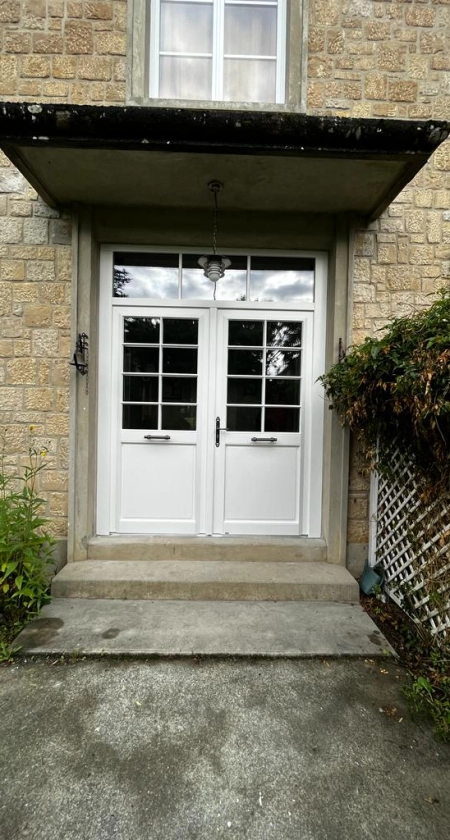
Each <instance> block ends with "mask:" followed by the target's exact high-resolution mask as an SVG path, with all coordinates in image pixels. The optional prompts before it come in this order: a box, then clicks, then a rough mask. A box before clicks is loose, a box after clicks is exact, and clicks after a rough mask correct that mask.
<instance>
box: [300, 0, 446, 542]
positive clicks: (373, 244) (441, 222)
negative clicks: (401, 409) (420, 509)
mask: <svg viewBox="0 0 450 840" xmlns="http://www.w3.org/2000/svg"><path fill="white" fill-rule="evenodd" d="M308 49H309V55H308V110H309V112H311V113H318V114H335V115H341V116H352V117H358V116H359V117H393V118H400V119H449V117H450V73H449V71H450V4H449V0H423V2H421V0H419V2H411V0H409V2H408V0H395V2H382V0H381V1H380V0H312V2H311V4H310V15H309V48H308ZM449 278H450V143H449V142H447V143H446V144H444V145H443V146H441V147H440V149H438V151H437V152H436V153H435V155H434V158H433V159H432V161H431V162H430V163H429V164H428V165H427V166H426V167H425V169H424V170H422V172H421V173H419V175H418V176H417V177H416V178H415V179H414V181H412V182H411V184H409V185H408V187H407V188H406V189H405V190H403V192H402V193H401V194H400V195H399V197H398V198H397V199H396V201H394V202H393V203H392V204H391V206H390V207H389V209H388V210H387V211H386V212H385V213H384V214H383V216H382V217H381V218H380V219H378V220H377V221H376V222H375V223H374V224H372V225H370V226H369V228H368V229H364V230H360V231H358V233H357V234H356V238H355V250H354V270H353V279H354V289H353V300H354V309H353V325H352V326H353V339H352V340H353V342H354V343H358V342H359V341H361V340H362V339H363V338H365V336H367V335H374V334H376V332H377V331H378V330H380V329H382V328H383V326H384V325H385V324H386V322H387V321H388V320H389V319H390V318H392V317H395V316H399V315H407V314H411V313H413V312H414V311H416V310H417V309H419V308H422V307H424V306H427V305H429V303H430V295H432V294H433V293H434V292H436V291H437V290H438V289H439V288H441V287H443V286H445V285H447V284H448V282H449ZM361 467H362V461H361V457H360V455H355V454H354V456H353V457H352V469H351V478H350V496H349V526H348V541H349V543H353V544H358V543H360V544H361V543H362V544H364V543H365V542H366V541H367V539H368V524H367V522H368V520H367V479H364V477H363V476H362V475H361V472H360V470H361Z"/></svg>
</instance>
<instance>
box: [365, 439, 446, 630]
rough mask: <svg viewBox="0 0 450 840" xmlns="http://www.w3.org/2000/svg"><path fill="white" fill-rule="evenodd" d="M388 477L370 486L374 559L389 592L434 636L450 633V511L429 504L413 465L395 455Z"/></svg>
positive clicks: (373, 482)
mask: <svg viewBox="0 0 450 840" xmlns="http://www.w3.org/2000/svg"><path fill="white" fill-rule="evenodd" d="M391 468H392V475H391V476H390V478H389V480H386V479H385V478H381V477H378V476H374V477H373V479H372V484H371V505H370V509H371V539H370V563H371V565H372V566H374V565H375V564H376V563H379V564H380V565H382V567H383V569H384V574H385V584H386V593H387V595H389V597H390V598H392V599H393V600H394V601H395V602H396V603H397V604H399V606H400V607H402V608H404V609H405V610H406V611H407V612H408V613H409V614H410V615H412V616H413V617H414V618H415V619H416V620H417V621H419V622H421V623H422V624H423V625H424V626H426V627H428V629H429V630H430V631H431V633H433V634H434V635H436V634H439V635H444V636H449V635H450V510H449V508H448V507H447V506H445V505H444V504H442V503H439V502H434V503H432V504H429V505H428V504H424V503H423V502H422V500H421V499H420V496H419V493H418V490H417V481H416V478H415V476H414V472H413V471H412V469H411V467H410V466H409V464H408V463H407V461H405V459H403V458H402V456H401V454H400V453H399V452H398V451H394V452H393V453H392V464H391Z"/></svg>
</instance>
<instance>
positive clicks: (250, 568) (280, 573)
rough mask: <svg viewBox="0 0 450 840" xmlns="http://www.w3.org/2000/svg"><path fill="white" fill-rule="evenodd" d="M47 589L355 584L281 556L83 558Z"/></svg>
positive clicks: (339, 572)
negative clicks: (239, 558)
mask: <svg viewBox="0 0 450 840" xmlns="http://www.w3.org/2000/svg"><path fill="white" fill-rule="evenodd" d="M52 594H53V595H54V597H57V598H116V599H122V600H130V599H131V600H133V599H135V600H152V599H158V600H161V599H164V600H166V599H168V600H191V601H197V600H205V601H216V600H217V601H338V602H345V603H353V602H356V601H358V600H359V589H358V584H357V583H356V581H355V579H354V578H353V577H352V576H351V574H350V573H349V572H348V571H347V570H346V569H344V568H343V567H342V566H336V565H333V564H331V563H301V562H283V561H280V560H279V561H276V562H269V561H267V562H260V561H252V562H248V563H246V562H242V561H240V562H237V561H235V560H228V561H227V562H223V561H220V560H219V561H214V560H162V561H157V560H155V561H150V562H145V561H129V560H128V561H127V560H125V561H123V560H122V561H121V560H86V561H83V562H80V563H69V564H68V565H67V566H65V567H64V569H62V571H61V572H59V574H58V575H56V577H55V578H54V579H53V582H52Z"/></svg>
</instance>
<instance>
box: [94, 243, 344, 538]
mask: <svg viewBox="0 0 450 840" xmlns="http://www.w3.org/2000/svg"><path fill="white" fill-rule="evenodd" d="M228 250H230V249H228ZM115 251H121V252H123V251H132V252H136V251H140V252H153V253H155V252H158V251H160V252H165V253H168V252H170V251H173V252H175V253H178V252H183V253H199V248H198V247H197V248H192V247H186V248H184V247H181V246H180V247H178V248H169V247H152V246H146V247H144V246H133V245H131V246H130V245H124V246H122V245H120V244H117V245H108V246H105V247H103V248H102V250H101V255H100V296H99V313H100V315H99V346H98V350H99V352H98V375H99V379H98V381H99V388H98V427H97V428H98V447H97V453H98V459H97V534H99V535H108V534H110V533H114V532H113V531H112V530H111V521H112V520H111V507H112V499H111V496H112V495H113V492H114V488H115V486H116V485H115V474H114V467H113V463H112V462H113V451H112V435H111V418H112V417H113V416H114V414H115V409H116V407H117V406H116V404H115V402H114V399H115V397H114V394H113V388H112V382H113V364H112V355H113V354H112V353H111V347H112V315H113V310H114V309H115V308H116V307H124V306H126V307H127V308H130V305H131V306H132V307H133V308H136V309H139V308H141V309H142V308H150V307H153V308H156V307H157V308H164V309H166V310H170V309H174V310H176V309H178V310H180V309H187V310H189V309H195V310H202V309H209V310H210V312H211V331H212V334H213V335H215V330H214V319H215V318H216V317H217V310H219V309H227V310H233V309H235V310H243V309H245V310H246V311H249V312H250V311H252V310H254V311H255V312H257V311H258V312H261V313H262V312H263V311H266V312H268V313H270V314H272V313H273V315H274V316H275V317H276V313H277V311H283V312H292V315H293V317H294V316H295V314H299V313H301V312H310V313H313V314H314V319H313V335H312V343H311V345H310V346H311V364H310V366H309V371H308V374H309V378H310V388H309V399H308V397H307V398H306V401H305V413H304V420H303V423H304V426H303V447H302V448H303V455H302V458H303V464H302V470H303V475H302V484H303V492H302V494H301V496H302V499H303V503H302V504H303V510H302V513H303V517H302V518H303V525H304V527H303V532H304V534H305V535H307V536H309V537H320V536H322V473H323V426H324V399H323V392H322V388H321V385H320V383H318V382H317V378H318V377H319V376H320V375H321V374H322V373H323V371H324V367H325V331H326V297H327V289H326V282H327V254H325V253H323V252H311V251H308V252H300V253H299V252H292V251H287V252H286V251H283V252H274V251H273V250H271V251H260V250H258V251H255V252H254V253H255V255H264V256H266V255H267V256H280V257H281V256H283V257H284V256H302V257H313V258H314V259H315V301H314V303H304V304H302V306H301V308H299V306H298V303H285V302H284V303H280V304H279V305H277V304H274V303H271V304H270V306H269V305H268V304H267V303H265V304H264V303H254V302H251V303H250V302H248V303H247V304H245V302H241V301H237V302H234V301H205V300H200V301H196V300H173V301H170V300H161V299H157V300H155V299H148V298H145V299H144V298H133V299H132V302H131V299H129V298H127V299H123V298H113V297H112V277H113V253H114V252H115ZM233 253H236V254H240V253H242V254H245V253H247V252H246V251H243V250H242V249H233ZM252 253H253V252H252ZM216 356H217V348H214V352H211V353H210V358H209V365H210V369H209V373H208V377H209V380H210V381H211V377H212V375H213V374H214V373H215V371H214V370H213V366H214V365H215V359H216ZM116 402H117V400H116ZM212 403H213V400H210V405H209V406H208V427H209V424H210V423H211V415H213V417H212V420H213V422H214V411H215V405H213V404H212ZM211 428H212V427H211ZM207 441H208V442H207V444H205V446H206V447H207V449H208V451H207V453H206V457H205V458H204V462H203V465H202V468H201V469H202V471H203V472H202V478H201V480H202V482H203V486H204V488H205V493H204V502H203V504H201V506H200V522H199V526H200V533H205V532H206V530H204V529H205V528H206V523H207V522H208V521H212V505H213V485H212V482H213V476H212V475H208V473H207V470H206V463H212V454H213V453H212V452H210V451H209V450H210V449H211V447H214V439H213V435H212V434H211V435H207ZM113 482H114V483H113Z"/></svg>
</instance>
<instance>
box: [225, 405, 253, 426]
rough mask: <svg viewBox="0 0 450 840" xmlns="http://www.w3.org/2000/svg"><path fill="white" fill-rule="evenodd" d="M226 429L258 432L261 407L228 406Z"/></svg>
mask: <svg viewBox="0 0 450 840" xmlns="http://www.w3.org/2000/svg"><path fill="white" fill-rule="evenodd" d="M227 429H228V431H230V432H260V431H261V409H260V408H244V407H242V408H236V407H235V406H232V405H231V406H228V408H227Z"/></svg>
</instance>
